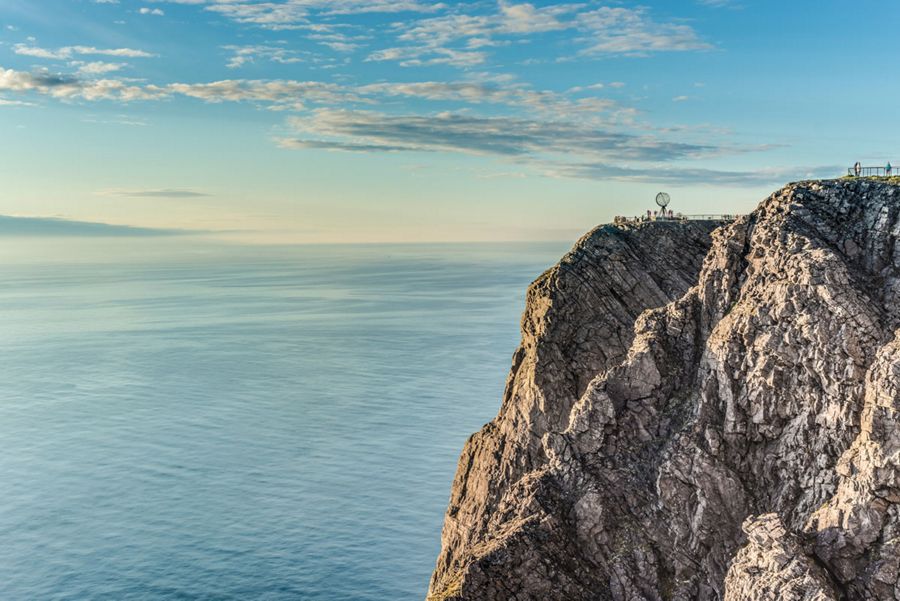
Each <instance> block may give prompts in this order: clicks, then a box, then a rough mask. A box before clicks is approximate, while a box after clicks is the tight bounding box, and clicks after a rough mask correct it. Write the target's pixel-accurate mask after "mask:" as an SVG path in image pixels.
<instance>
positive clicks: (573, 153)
mask: <svg viewBox="0 0 900 601" xmlns="http://www.w3.org/2000/svg"><path fill="white" fill-rule="evenodd" d="M898 21H900V7H897V6H894V5H893V4H889V5H884V4H883V3H877V2H853V3H851V2H827V3H821V2H806V1H798V2H790V3H787V2H770V1H760V2H750V1H739V0H735V1H729V0H705V1H703V0H696V1H690V0H687V1H684V2H678V3H673V2H643V3H630V2H594V1H592V0H584V1H581V2H533V3H523V2H513V1H511V0H510V1H501V2H496V1H493V0H489V1H472V2H440V3H437V2H425V1H424V0H368V1H362V0H268V1H265V2H262V1H255V0H156V1H152V0H143V1H133V0H118V1H115V0H105V1H104V0H41V1H40V2H35V1H34V0H0V134H2V137H3V140H4V144H2V146H0V153H2V154H0V214H4V215H12V216H18V217H36V218H54V219H62V220H72V221H82V222H100V223H107V224H115V225H122V226H132V227H137V228H160V229H163V230H167V231H168V230H171V229H197V230H202V231H204V232H210V231H213V232H215V231H220V232H222V234H221V235H222V236H225V237H232V238H236V239H241V240H246V241H252V242H279V243H281V242H370V241H450V240H534V239H560V238H571V237H574V236H576V235H577V234H578V233H579V232H582V231H584V230H586V229H588V228H589V227H591V226H593V225H594V224H596V223H598V222H602V221H607V220H610V219H611V218H612V217H613V216H614V215H616V214H636V213H639V212H642V211H643V210H645V209H646V208H648V207H649V206H650V205H651V204H652V198H653V196H654V194H655V192H656V191H658V190H660V189H665V190H667V191H669V192H670V194H671V195H672V197H673V205H672V206H673V207H674V208H676V209H677V210H683V211H684V212H688V213H694V212H739V211H746V210H748V209H750V208H751V207H752V206H754V204H755V203H756V202H758V201H759V200H760V199H761V198H762V197H763V196H765V195H766V194H767V193H768V192H770V191H771V190H772V189H774V188H776V187H777V186H779V185H780V184H782V183H785V182H787V181H790V180H795V179H801V178H805V177H818V176H832V175H840V173H841V171H842V170H843V169H845V168H846V166H848V165H850V164H852V163H853V162H854V161H855V160H861V161H863V162H864V163H866V164H878V165H880V164H883V163H884V162H886V161H887V160H894V161H895V163H896V164H900V156H898V155H895V154H893V153H894V152H895V144H896V140H897V135H896V134H897V125H896V119H895V117H894V106H893V105H894V100H895V99H896V98H897V97H898V92H900V90H898V86H900V84H898V81H900V80H898V79H897V78H896V77H895V71H896V68H895V65H896V64H897V59H896V57H897V56H900V53H898V50H900V48H898V46H900V44H898V42H897V38H896V36H895V31H896V29H897V26H898V24H900V23H898ZM38 229H40V228H38ZM87 229H88V230H90V228H87ZM81 230H84V228H81Z"/></svg>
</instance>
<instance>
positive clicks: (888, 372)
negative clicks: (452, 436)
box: [429, 179, 900, 601]
mask: <svg viewBox="0 0 900 601" xmlns="http://www.w3.org/2000/svg"><path fill="white" fill-rule="evenodd" d="M711 226H712V224H702V223H685V224H678V223H657V224H652V225H650V226H644V227H639V228H636V229H631V228H626V229H618V228H613V227H611V226H605V227H604V228H599V229H598V230H595V231H594V232H592V233H591V234H589V235H588V236H587V237H586V238H584V239H582V240H581V241H580V242H579V244H578V245H577V246H576V248H575V250H573V251H572V252H571V253H570V254H569V255H567V256H566V257H565V258H564V259H563V261H562V262H561V263H560V264H559V265H558V266H557V267H555V268H554V269H552V270H550V271H549V272H547V273H546V274H544V275H543V276H542V277H541V278H540V279H539V280H538V281H537V282H535V284H534V285H533V286H532V287H531V289H530V290H529V294H528V304H527V308H526V312H525V317H524V318H523V342H522V346H521V347H520V349H519V350H518V351H517V352H516V355H515V357H514V361H513V370H512V373H511V375H510V379H509V381H508V384H507V390H506V394H505V397H504V402H503V406H502V408H501V411H500V414H499V415H498V417H497V418H496V419H495V420H494V421H493V422H492V423H491V424H489V425H488V426H486V427H485V428H484V429H483V430H482V431H481V432H479V433H478V434H476V435H475V436H473V437H472V438H471V439H470V440H469V442H468V443H467V445H466V449H465V450H464V451H463V456H462V458H461V459H460V465H459V469H458V472H457V476H456V480H455V482H454V486H453V490H452V493H451V502H450V507H449V509H448V512H447V518H446V521H445V526H444V533H443V537H442V543H443V548H442V552H441V556H440V557H439V558H438V562H437V567H436V570H435V573H434V575H433V577H432V583H431V588H430V593H429V598H430V599H433V600H444V599H459V600H462V599H467V600H475V599H491V600H502V599H519V600H524V599H571V600H580V599H584V600H588V599H591V600H594V599H601V600H602V599H612V600H635V601H637V600H657V599H660V600H661V599H676V600H685V601H687V600H689V599H691V600H693V599H698V600H713V599H716V600H719V599H728V600H729V601H737V600H739V599H746V600H748V601H749V600H755V599H770V598H771V599H775V598H793V599H831V598H835V599H837V598H845V599H853V600H855V599H878V600H882V599H884V600H887V599H892V600H895V601H896V600H900V585H898V574H900V519H898V516H900V511H898V507H900V505H898V504H900V471H898V464H900V430H898V428H897V422H898V418H900V414H898V411H900V406H898V403H900V399H898V397H900V338H898V337H900V330H898V329H897V328H898V325H900V319H898V318H900V304H898V303H897V300H898V296H900V277H898V276H900V248H898V246H897V245H896V240H897V239H898V237H900V187H897V186H894V185H891V184H888V183H877V182H873V181H869V180H865V179H856V180H837V181H827V182H803V183H798V184H792V185H790V186H787V187H786V188H784V189H782V190H780V191H779V192H776V193H775V194H774V195H772V196H771V197H769V198H768V199H766V200H765V201H763V203H762V204H761V205H760V206H759V208H758V209H757V210H756V211H754V212H753V213H752V214H750V215H748V216H745V217H742V218H740V219H738V220H737V221H735V222H734V223H732V224H730V225H727V226H725V227H722V228H720V229H718V230H716V231H715V232H714V233H713V234H712V243H711V246H710V243H709V237H708V233H709V231H710V229H711ZM704 255H705V260H704V261H703V266H702V269H699V264H700V258H701V257H703V256H704ZM692 284H693V287H691V288H690V289H688V287H689V286H691V285H692ZM670 301H671V302H670ZM666 303H668V304H666ZM770 514H772V515H770ZM750 516H763V517H760V518H757V519H755V520H750V521H749V522H747V526H746V532H745V531H744V530H742V528H741V525H742V523H744V520H745V519H746V518H748V517H750ZM748 539H749V542H748ZM726 574H727V578H726ZM775 586H781V587H782V590H781V592H777V591H775V589H774V588H772V587H775ZM767 587H768V588H767ZM767 590H771V591H775V592H766V591H767ZM787 591H791V592H790V593H788V592H787ZM773 594H774V595H776V596H774V597H773V596H766V595H773ZM779 594H782V595H786V596H784V597H778V596H777V595H779ZM790 595H793V596H790Z"/></svg>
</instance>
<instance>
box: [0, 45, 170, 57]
mask: <svg viewBox="0 0 900 601" xmlns="http://www.w3.org/2000/svg"><path fill="white" fill-rule="evenodd" d="M13 52H15V53H16V54H20V55H23V56H32V57H35V58H46V59H69V58H72V57H73V56H75V55H87V56H91V55H95V56H116V57H123V58H150V57H154V56H156V55H155V54H151V53H149V52H145V51H143V50H135V49H134V48H96V47H94V46H64V47H62V48H57V49H55V50H51V49H48V48H40V47H38V46H28V45H26V44H16V45H15V46H13Z"/></svg>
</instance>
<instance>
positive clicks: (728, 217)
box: [682, 214, 739, 221]
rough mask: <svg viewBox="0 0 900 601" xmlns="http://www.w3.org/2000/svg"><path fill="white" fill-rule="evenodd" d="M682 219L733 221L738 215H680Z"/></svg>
mask: <svg viewBox="0 0 900 601" xmlns="http://www.w3.org/2000/svg"><path fill="white" fill-rule="evenodd" d="M682 217H683V218H684V219H687V220H689V221H734V220H735V219H737V218H738V217H739V215H732V214H720V215H713V214H707V215H682Z"/></svg>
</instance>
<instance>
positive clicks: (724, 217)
mask: <svg viewBox="0 0 900 601" xmlns="http://www.w3.org/2000/svg"><path fill="white" fill-rule="evenodd" d="M738 217H739V216H738V215H734V214H720V215H715V214H711V213H709V214H702V215H682V214H681V213H677V214H675V215H672V216H671V217H664V216H662V215H653V216H647V215H639V216H637V217H623V216H616V218H615V219H614V220H613V223H614V224H617V225H618V224H620V223H649V222H651V221H734V220H735V219H737V218H738Z"/></svg>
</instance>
